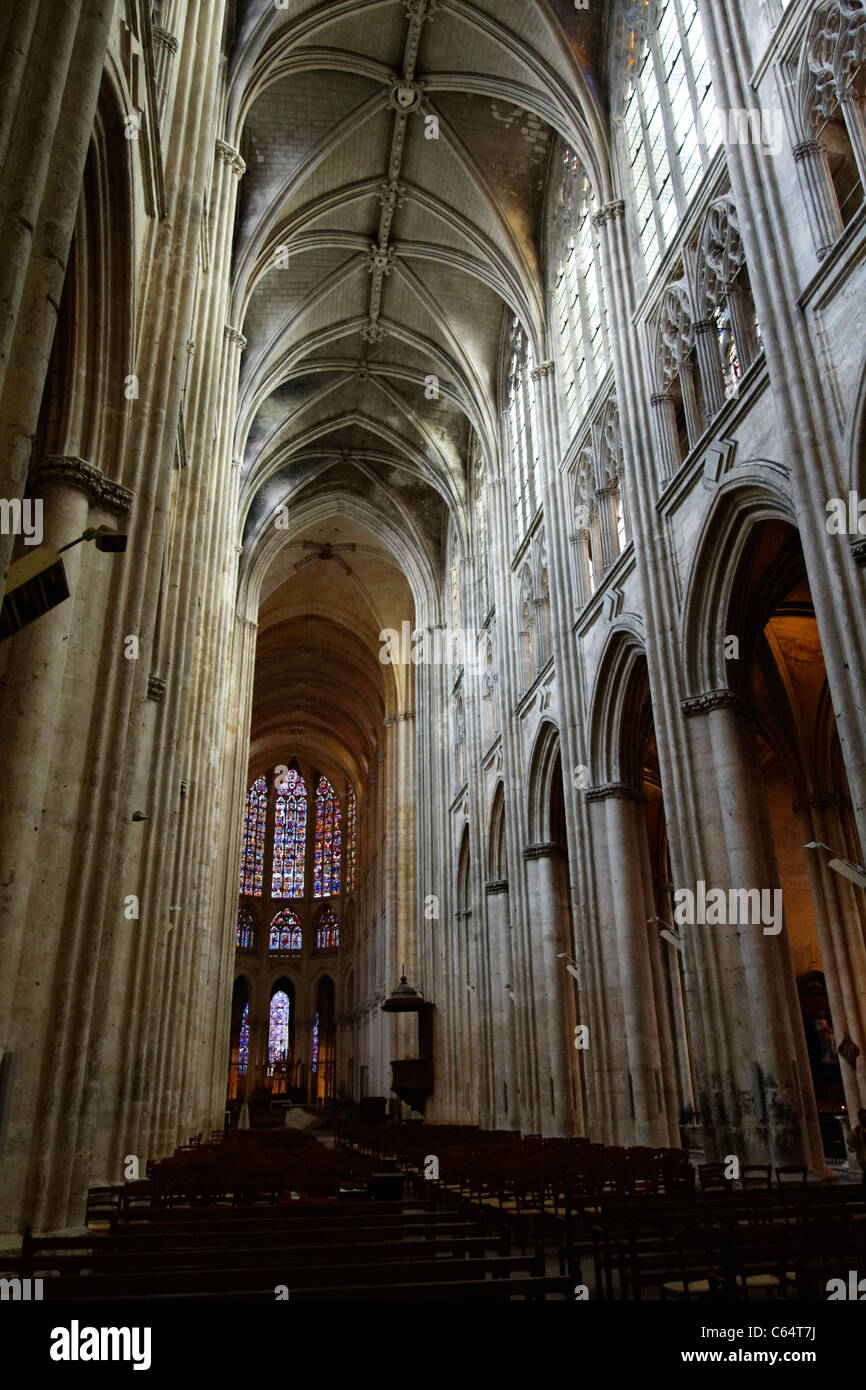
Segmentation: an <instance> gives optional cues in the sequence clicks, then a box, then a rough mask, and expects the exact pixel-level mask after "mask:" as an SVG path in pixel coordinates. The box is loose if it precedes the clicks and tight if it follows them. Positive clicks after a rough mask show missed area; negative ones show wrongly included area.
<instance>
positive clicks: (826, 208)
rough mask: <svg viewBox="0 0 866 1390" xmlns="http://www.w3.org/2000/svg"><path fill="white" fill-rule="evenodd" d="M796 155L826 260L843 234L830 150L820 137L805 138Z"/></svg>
mask: <svg viewBox="0 0 866 1390" xmlns="http://www.w3.org/2000/svg"><path fill="white" fill-rule="evenodd" d="M794 159H795V161H796V164H797V174H798V176H799V179H800V187H801V189H802V190H803V196H804V199H805V202H806V205H807V207H808V208H809V211H810V213H811V223H812V236H813V238H814V241H815V250H816V252H817V254H818V260H819V261H822V260H823V259H824V257H825V256H826V254H827V252H828V251H829V250H830V248H831V247H832V246H834V245H835V243H836V242H837V241H838V239H839V237H840V236H841V234H842V219H841V217H840V216H839V211H838V208H837V206H836V199H835V196H828V195H832V194H833V179H832V177H831V175H830V166H829V164H828V163H827V151H826V150H825V148H824V146H823V145H822V144H821V141H820V140H804V141H802V142H801V144H799V145H795V146H794Z"/></svg>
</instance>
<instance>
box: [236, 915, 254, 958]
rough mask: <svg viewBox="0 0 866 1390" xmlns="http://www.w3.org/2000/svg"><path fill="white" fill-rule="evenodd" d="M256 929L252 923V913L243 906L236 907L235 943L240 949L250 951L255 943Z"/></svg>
mask: <svg viewBox="0 0 866 1390" xmlns="http://www.w3.org/2000/svg"><path fill="white" fill-rule="evenodd" d="M255 940H256V929H255V927H254V925H253V918H252V913H250V912H247V910H246V908H245V907H240V908H238V925H237V931H236V932H235V945H236V946H237V947H238V948H239V949H240V950H241V951H251V950H252V949H253V946H254V945H255Z"/></svg>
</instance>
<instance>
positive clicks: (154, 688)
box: [147, 672, 165, 703]
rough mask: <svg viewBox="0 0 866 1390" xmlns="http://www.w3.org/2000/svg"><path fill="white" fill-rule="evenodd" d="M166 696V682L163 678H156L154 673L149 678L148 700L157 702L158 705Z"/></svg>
mask: <svg viewBox="0 0 866 1390" xmlns="http://www.w3.org/2000/svg"><path fill="white" fill-rule="evenodd" d="M164 694H165V680H164V679H163V677H162V676H155V675H154V674H153V673H152V672H151V674H150V675H149V676H148V678H147V698H148V700H156V701H157V703H158V702H159V701H160V700H161V699H162V697H163V695H164Z"/></svg>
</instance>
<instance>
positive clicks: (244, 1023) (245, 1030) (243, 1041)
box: [238, 1004, 250, 1076]
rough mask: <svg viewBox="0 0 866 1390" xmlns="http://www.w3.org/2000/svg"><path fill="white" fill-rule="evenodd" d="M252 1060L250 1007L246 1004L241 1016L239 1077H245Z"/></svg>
mask: <svg viewBox="0 0 866 1390" xmlns="http://www.w3.org/2000/svg"><path fill="white" fill-rule="evenodd" d="M249 1060H250V1006H249V1004H244V1011H243V1013H242V1014H241V1032H240V1037H239V1038H238V1076H244V1075H245V1074H246V1070H247V1063H248V1062H249Z"/></svg>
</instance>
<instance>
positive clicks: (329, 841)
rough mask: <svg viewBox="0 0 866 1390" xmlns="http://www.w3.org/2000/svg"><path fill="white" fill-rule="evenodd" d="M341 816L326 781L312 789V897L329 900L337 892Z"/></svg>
mask: <svg viewBox="0 0 866 1390" xmlns="http://www.w3.org/2000/svg"><path fill="white" fill-rule="evenodd" d="M341 821H342V812H341V811H340V803H339V801H338V800H337V795H336V792H335V791H334V788H333V787H332V786H331V784H330V782H329V781H328V779H327V777H321V778H320V779H319V785H318V787H317V788H316V853H315V858H314V861H313V897H314V898H330V897H331V896H333V895H336V894H337V893H339V891H340V851H341V849H342V831H341V828H340V827H341Z"/></svg>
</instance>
